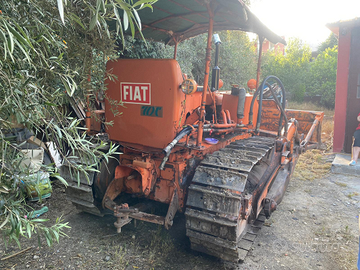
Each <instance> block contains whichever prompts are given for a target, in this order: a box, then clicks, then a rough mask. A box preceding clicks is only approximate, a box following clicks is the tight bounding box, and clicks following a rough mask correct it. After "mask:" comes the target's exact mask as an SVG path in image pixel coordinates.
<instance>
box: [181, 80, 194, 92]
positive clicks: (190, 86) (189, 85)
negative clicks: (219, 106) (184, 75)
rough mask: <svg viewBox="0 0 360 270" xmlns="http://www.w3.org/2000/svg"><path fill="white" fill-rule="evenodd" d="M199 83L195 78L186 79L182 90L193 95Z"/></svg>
mask: <svg viewBox="0 0 360 270" xmlns="http://www.w3.org/2000/svg"><path fill="white" fill-rule="evenodd" d="M196 89H197V83H196V82H195V80H193V79H186V80H184V81H183V83H182V84H181V91H183V93H184V94H186V95H191V94H193V93H195V92H196Z"/></svg>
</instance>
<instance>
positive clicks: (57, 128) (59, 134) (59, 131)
mask: <svg viewBox="0 0 360 270" xmlns="http://www.w3.org/2000/svg"><path fill="white" fill-rule="evenodd" d="M54 127H55V129H56V131H57V133H58V136H59V138H60V139H61V138H62V133H61V129H60V128H59V127H58V126H57V125H55V124H54Z"/></svg>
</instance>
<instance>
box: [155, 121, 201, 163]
mask: <svg viewBox="0 0 360 270" xmlns="http://www.w3.org/2000/svg"><path fill="white" fill-rule="evenodd" d="M193 127H197V126H192V127H185V128H184V129H182V130H181V131H180V132H179V133H178V135H176V137H175V138H174V139H173V140H172V142H171V143H169V144H168V145H167V146H166V147H165V148H164V149H163V153H164V154H165V157H164V158H163V160H162V162H161V164H160V167H159V169H160V170H164V167H165V163H166V162H167V161H168V159H169V156H170V153H171V150H172V149H173V148H174V146H175V145H176V144H177V143H178V142H179V141H180V140H181V139H182V138H183V137H185V136H186V135H188V134H190V133H191V131H192V130H193Z"/></svg>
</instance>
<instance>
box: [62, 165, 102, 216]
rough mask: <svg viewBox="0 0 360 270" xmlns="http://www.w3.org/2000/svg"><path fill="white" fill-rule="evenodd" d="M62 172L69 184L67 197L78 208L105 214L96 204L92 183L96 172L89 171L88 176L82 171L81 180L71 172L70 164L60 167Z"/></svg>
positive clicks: (99, 214)
mask: <svg viewBox="0 0 360 270" xmlns="http://www.w3.org/2000/svg"><path fill="white" fill-rule="evenodd" d="M60 174H61V176H62V177H63V178H64V179H66V181H67V182H68V184H69V186H68V187H67V188H66V190H65V192H66V197H67V199H68V200H69V201H71V202H72V203H73V205H75V206H76V208H77V209H79V210H81V211H83V212H87V213H90V214H93V215H96V216H103V214H102V213H101V212H100V210H99V209H98V208H97V207H96V206H95V204H94V202H95V201H94V196H93V191H92V184H93V182H94V178H95V175H96V173H95V172H89V173H88V177H86V176H85V174H84V173H80V175H79V181H80V182H78V179H77V176H76V175H74V173H71V172H70V168H69V164H64V165H63V166H61V168H60ZM88 179H89V180H88Z"/></svg>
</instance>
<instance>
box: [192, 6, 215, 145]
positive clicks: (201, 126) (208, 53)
mask: <svg viewBox="0 0 360 270" xmlns="http://www.w3.org/2000/svg"><path fill="white" fill-rule="evenodd" d="M207 10H208V13H209V30H208V39H207V47H206V58H205V62H206V63H205V74H204V87H203V93H202V99H201V106H200V119H199V128H198V134H197V141H196V145H197V146H198V147H201V142H202V139H203V131H204V122H205V104H206V94H207V91H208V88H209V72H210V61H211V40H212V33H213V24H214V12H213V11H212V9H211V7H210V4H209V3H207Z"/></svg>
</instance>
